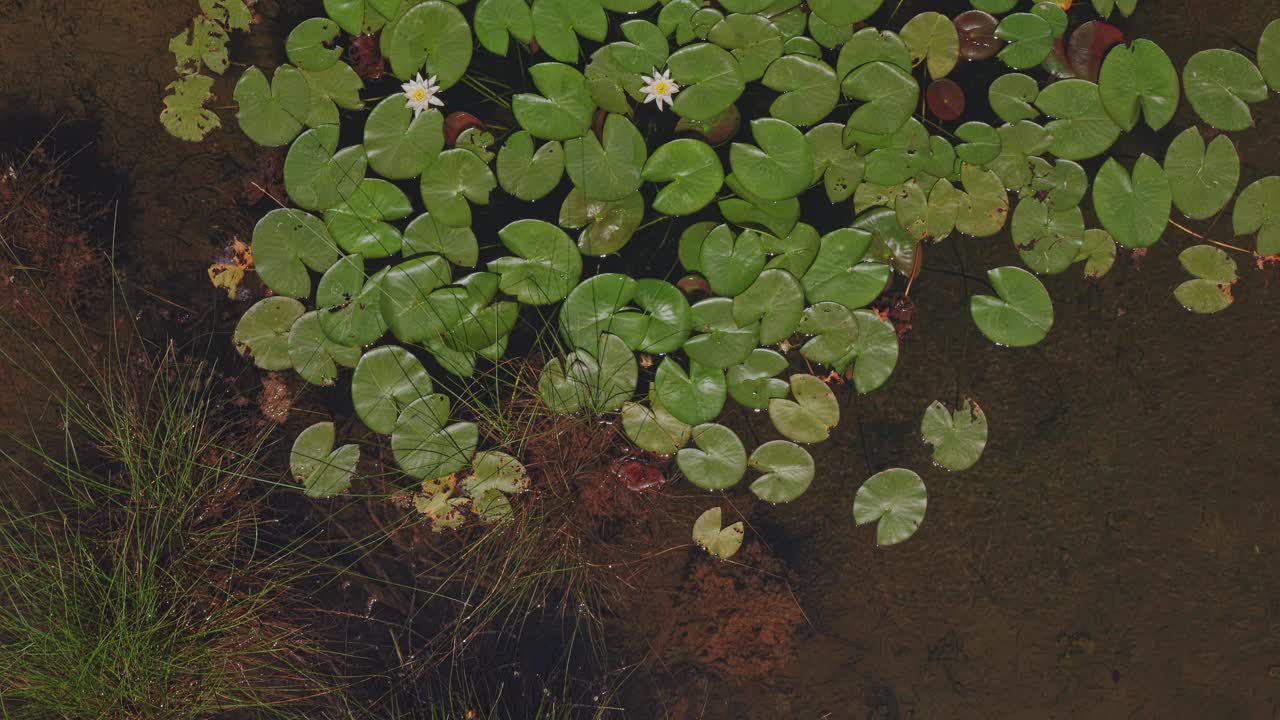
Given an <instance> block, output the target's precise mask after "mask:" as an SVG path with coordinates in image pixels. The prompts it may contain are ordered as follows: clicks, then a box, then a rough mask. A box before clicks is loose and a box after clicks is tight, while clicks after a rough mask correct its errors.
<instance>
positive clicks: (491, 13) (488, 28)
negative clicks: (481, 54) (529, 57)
mask: <svg viewBox="0 0 1280 720" xmlns="http://www.w3.org/2000/svg"><path fill="white" fill-rule="evenodd" d="M471 25H472V28H473V29H474V30H475V32H476V39H477V40H479V41H480V44H481V45H483V46H484V47H485V49H486V50H488V51H489V52H491V53H493V54H494V55H499V56H501V57H506V56H507V48H508V46H509V45H510V42H511V38H513V37H514V38H515V39H516V42H520V43H524V44H525V45H528V44H529V42H530V41H532V40H533V31H534V28H533V13H532V12H530V10H529V3H528V2H527V0H480V2H479V3H477V4H476V14H475V17H474V18H472V23H471Z"/></svg>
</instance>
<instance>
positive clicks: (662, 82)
mask: <svg viewBox="0 0 1280 720" xmlns="http://www.w3.org/2000/svg"><path fill="white" fill-rule="evenodd" d="M640 77H641V78H642V79H643V80H644V87H642V88H640V89H641V90H643V91H644V101H645V102H652V103H657V105H658V109H659V110H661V109H662V103H666V104H667V105H668V106H671V105H674V104H675V101H674V100H672V98H673V97H675V95H676V93H678V92H680V86H679V85H677V84H676V81H675V80H672V79H671V71H670V70H663V71H662V72H658V68H654V69H653V77H649V76H648V75H641V76H640Z"/></svg>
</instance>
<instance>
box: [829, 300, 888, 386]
mask: <svg viewBox="0 0 1280 720" xmlns="http://www.w3.org/2000/svg"><path fill="white" fill-rule="evenodd" d="M853 322H854V326H855V327H856V328H857V333H856V339H855V340H854V343H853V347H852V349H851V351H850V353H849V354H848V355H846V356H845V357H844V358H842V359H840V360H838V361H837V362H836V367H837V368H841V367H842V366H845V365H849V363H852V367H851V368H850V369H849V370H846V371H845V374H846V375H847V376H848V375H851V376H852V377H853V386H854V387H855V388H857V390H858V392H859V393H861V394H864V395H865V394H866V393H869V392H871V391H872V390H875V389H877V388H879V387H880V386H881V385H884V384H885V382H886V381H888V379H889V376H890V375H892V374H893V369H894V368H895V367H897V365H898V333H897V331H896V330H894V329H893V324H892V323H890V322H889V321H888V320H885V319H883V318H881V317H880V316H879V315H877V314H876V313H874V312H872V311H870V310H855V311H854V312H853Z"/></svg>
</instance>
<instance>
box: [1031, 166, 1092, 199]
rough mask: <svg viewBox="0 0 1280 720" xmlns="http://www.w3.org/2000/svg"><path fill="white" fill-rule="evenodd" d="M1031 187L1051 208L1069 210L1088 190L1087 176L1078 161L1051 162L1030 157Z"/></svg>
mask: <svg viewBox="0 0 1280 720" xmlns="http://www.w3.org/2000/svg"><path fill="white" fill-rule="evenodd" d="M1031 171H1032V175H1033V177H1032V180H1031V189H1032V190H1034V191H1035V192H1036V196H1037V197H1041V196H1043V197H1044V202H1045V205H1047V206H1048V207H1049V209H1051V210H1058V211H1061V210H1070V209H1071V208H1074V207H1076V206H1078V205H1079V204H1080V201H1082V200H1084V196H1085V194H1086V193H1087V192H1088V191H1089V176H1088V174H1086V173H1085V171H1084V168H1083V167H1081V166H1080V164H1079V163H1077V162H1074V161H1071V160H1057V161H1055V162H1053V163H1052V164H1051V163H1049V161H1047V160H1045V159H1044V158H1039V157H1035V158H1031Z"/></svg>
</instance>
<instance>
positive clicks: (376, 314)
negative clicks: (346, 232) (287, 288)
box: [316, 255, 388, 347]
mask: <svg viewBox="0 0 1280 720" xmlns="http://www.w3.org/2000/svg"><path fill="white" fill-rule="evenodd" d="M387 272H388V269H387V268H384V269H382V270H379V271H378V272H376V273H374V274H373V275H371V276H369V277H366V276H365V273H364V258H362V257H361V256H359V255H345V256H343V257H340V258H338V260H337V262H335V263H334V264H333V265H332V266H330V267H329V269H328V270H326V271H325V273H324V275H322V276H321V277H320V284H319V285H317V286H316V307H317V309H319V310H323V311H324V312H322V313H321V315H320V327H321V328H322V329H323V330H324V334H325V335H327V336H329V339H330V340H333V341H334V342H336V343H338V344H339V345H347V346H351V347H355V346H363V345H368V344H370V343H372V342H373V341H375V340H377V339H378V338H380V337H382V334H383V333H385V332H386V331H387V322H386V320H384V319H383V317H382V279H383V278H385V277H386V275H387Z"/></svg>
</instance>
